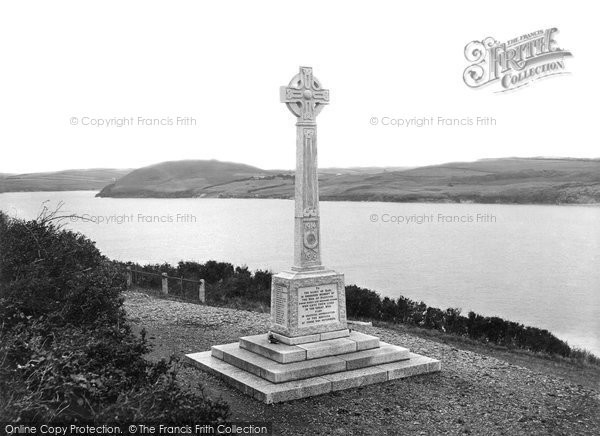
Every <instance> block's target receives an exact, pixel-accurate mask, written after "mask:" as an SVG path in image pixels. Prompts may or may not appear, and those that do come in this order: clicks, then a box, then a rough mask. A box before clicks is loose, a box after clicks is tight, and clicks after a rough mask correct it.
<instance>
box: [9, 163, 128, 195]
mask: <svg viewBox="0 0 600 436" xmlns="http://www.w3.org/2000/svg"><path fill="white" fill-rule="evenodd" d="M130 171H131V170H130V169H123V170H118V169H105V168H100V169H87V170H65V171H57V172H48V173H30V174H0V192H18V191H94V190H97V189H102V188H103V187H104V186H106V185H107V184H108V183H112V182H114V181H115V180H118V179H120V178H121V177H123V176H124V175H125V174H127V173H128V172H130Z"/></svg>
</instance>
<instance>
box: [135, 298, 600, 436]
mask: <svg viewBox="0 0 600 436" xmlns="http://www.w3.org/2000/svg"><path fill="white" fill-rule="evenodd" d="M125 308H126V310H127V312H128V314H129V317H130V319H131V321H132V323H133V325H134V326H135V327H136V329H140V328H142V327H143V328H145V329H146V330H147V332H148V336H149V338H150V341H151V343H152V344H153V345H154V350H153V351H152V353H151V354H150V358H151V359H159V358H162V357H168V356H169V355H171V354H172V353H176V354H185V353H190V352H198V351H204V350H208V349H210V346H211V345H215V344H223V343H228V342H235V341H237V339H238V337H240V336H245V335H250V334H259V333H264V332H266V330H267V325H268V315H267V314H260V313H256V312H247V311H237V310H233V309H225V308H217V307H209V306H200V305H195V304H190V303H183V302H178V301H172V300H163V299H157V298H155V297H152V296H149V295H147V294H145V293H142V292H134V291H129V292H127V294H126V302H125ZM356 330H360V331H363V332H365V333H369V334H373V335H377V336H379V337H380V338H381V339H382V340H384V341H386V342H390V343H393V344H397V345H401V346H404V347H408V348H410V349H411V350H412V351H415V352H417V353H419V354H425V355H427V356H430V357H433V358H436V359H440V360H441V361H442V372H441V373H437V374H431V375H425V376H418V377H412V378H409V379H403V380H396V381H392V382H389V383H384V384H379V385H372V386H366V387H364V388H358V389H352V390H348V391H342V392H336V393H331V394H327V395H322V396H318V397H313V398H308V399H303V400H297V401H292V402H289V403H284V404H275V405H268V406H267V405H264V404H262V403H259V402H258V401H256V400H253V399H251V398H249V397H246V396H245V395H243V394H241V393H239V392H238V391H236V390H235V389H233V388H230V387H229V386H227V385H225V384H224V383H223V382H221V381H220V380H218V379H217V378H215V377H213V376H211V375H208V374H206V373H204V372H201V371H198V370H195V369H193V368H187V367H186V368H183V369H182V370H181V372H180V373H179V377H180V380H181V381H182V382H183V383H185V384H187V385H189V386H190V388H194V387H195V386H196V385H197V383H198V382H200V383H201V384H202V385H203V386H204V387H205V391H206V393H207V394H209V395H211V396H214V397H222V398H223V399H224V400H226V401H227V402H228V403H229V404H230V406H231V412H232V413H231V419H232V420H245V421H268V422H272V423H273V425H274V429H275V434H278V435H279V434H281V435H330V434H331V435H338V434H339V435H387V434H389V435H400V434H424V435H429V434H432V435H438V434H465V433H471V434H477V435H478V434H506V435H516V434H517V435H520V434H523V435H530V434H565V435H580V434H589V435H598V434H600V390H599V389H594V388H590V387H584V386H582V385H580V384H576V383H573V382H570V381H567V380H564V379H561V378H559V377H557V376H556V375H555V374H552V373H549V372H548V371H532V370H531V369H528V368H524V367H521V366H517V365H515V364H513V363H508V362H506V361H505V360H501V359H498V358H495V357H490V356H489V355H482V354H478V353H475V352H473V351H468V350H463V349H460V348H457V346H453V345H446V344H442V343H438V342H434V341H431V340H428V339H424V338H419V337H416V336H412V335H410V334H408V333H403V332H400V331H396V330H392V329H386V328H378V327H360V328H357V329H356ZM573 370H574V371H576V370H577V369H576V368H575V367H574V369H573Z"/></svg>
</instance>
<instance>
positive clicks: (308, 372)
mask: <svg viewBox="0 0 600 436" xmlns="http://www.w3.org/2000/svg"><path fill="white" fill-rule="evenodd" d="M216 348H218V349H219V350H221V351H222V352H223V359H224V361H225V362H227V363H229V364H231V365H233V366H236V367H238V368H241V369H243V370H245V371H248V372H251V373H252V374H254V375H256V376H259V377H262V378H264V379H265V380H269V381H270V382H273V383H283V382H286V381H291V380H300V379H303V378H310V377H317V376H320V375H323V374H330V373H332V372H339V371H344V370H345V369H346V363H345V362H344V361H343V360H341V359H338V358H337V357H322V358H318V359H311V360H304V361H302V362H293V363H286V364H283V363H278V362H275V361H274V360H271V359H268V358H266V357H263V356H260V355H258V354H255V353H253V352H251V351H248V350H245V349H243V348H240V347H239V343H237V342H235V343H232V344H226V345H219V346H217V347H216Z"/></svg>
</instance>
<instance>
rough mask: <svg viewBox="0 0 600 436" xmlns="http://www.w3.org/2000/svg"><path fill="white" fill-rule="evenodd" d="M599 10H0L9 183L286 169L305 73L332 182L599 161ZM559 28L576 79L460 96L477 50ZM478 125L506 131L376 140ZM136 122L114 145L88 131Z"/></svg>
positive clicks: (111, 138) (444, 6)
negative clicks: (315, 97)
mask: <svg viewBox="0 0 600 436" xmlns="http://www.w3.org/2000/svg"><path fill="white" fill-rule="evenodd" d="M596 9H597V6H596V5H595V4H594V3H593V2H588V3H587V4H585V5H583V2H569V3H565V2H552V1H547V0H544V1H528V2H523V1H515V2H511V1H502V2H489V3H484V2H480V1H473V2H465V1H461V2H448V1H436V2H432V1H428V2H400V1H395V2H377V1H368V2H367V1H363V2H350V1H345V2H323V1H314V2H313V1H307V0H303V1H286V2H283V1H273V2H258V1H252V2H250V1H221V2H216V1H214V2H199V1H189V2H186V1H177V2H173V1H162V2H154V1H147V0H145V1H139V2H136V1H127V2H124V1H102V2H100V1H96V2H87V1H85V2H84V1H80V0H78V1H69V2H61V1H55V2H46V1H44V2H42V1H40V2H29V1H19V2H2V4H1V6H0V41H1V42H0V59H1V61H0V62H1V65H2V67H1V68H0V147H1V158H0V172H9V173H20V172H34V171H50V170H60V169H67V168H92V167H117V168H130V167H140V166H144V165H148V164H152V163H157V162H162V161H166V160H179V159H219V160H227V161H236V162H243V163H247V164H251V165H256V166H258V167H261V168H265V169H271V168H292V167H294V159H295V153H294V147H295V128H294V122H295V119H294V118H293V116H292V115H291V113H290V112H289V111H288V110H287V109H286V108H285V107H284V105H283V104H281V103H280V102H279V86H280V85H286V84H287V83H288V82H289V80H290V79H291V77H292V76H293V75H294V74H296V73H297V71H298V67H299V66H300V65H307V66H312V67H313V68H314V73H315V76H316V77H318V78H319V79H320V80H321V82H322V84H323V85H324V87H325V88H328V89H329V90H330V92H331V104H330V105H329V106H328V107H326V108H325V109H324V110H323V111H322V113H321V114H320V115H319V117H318V119H317V121H318V126H319V165H320V166H322V167H331V166H384V165H386V166H415V165H426V164H433V163H440V162H447V161H459V160H475V159H480V158H487V157H502V156H572V157H599V156H600V152H599V151H598V148H597V147H598V133H597V132H598V129H599V125H598V124H599V123H598V116H599V115H600V111H598V101H600V84H599V82H600V75H599V71H600V61H599V57H600V55H599V54H598V48H599V47H598V44H599V42H600V41H599V39H598V38H597V36H596V35H597V34H596V29H597V22H596V21H597V19H598V16H599V15H600V14H598V10H596ZM549 27H557V28H558V29H559V33H558V34H557V35H556V41H557V43H558V45H559V46H560V47H562V48H565V49H569V50H571V51H572V53H573V57H572V58H568V59H567V60H566V67H567V68H566V69H567V70H568V71H570V72H571V74H570V75H562V76H557V77H553V78H548V79H545V80H540V81H538V82H536V83H534V84H532V85H531V86H529V87H526V88H524V89H521V90H518V91H515V92H507V93H494V92H493V90H492V89H491V88H483V89H479V90H473V89H470V88H468V87H467V86H466V85H465V84H464V82H463V79H462V75H463V70H464V69H465V68H466V67H467V65H468V62H467V61H466V60H465V58H464V47H465V45H466V44H467V43H468V42H470V41H472V40H476V39H482V38H485V37H488V36H493V37H494V38H496V39H498V40H500V41H506V40H509V39H512V38H515V37H518V36H520V35H523V34H526V33H530V32H533V31H535V30H538V29H545V28H549ZM478 116H480V117H493V118H495V120H496V125H495V126H487V127H486V126H481V127H476V126H463V127H460V126H459V127H455V126H454V127H440V126H424V127H421V128H418V127H393V126H383V125H381V120H382V119H383V117H390V118H394V119H396V118H413V117H418V118H421V117H434V118H435V119H436V121H437V117H445V118H465V117H471V118H473V119H476V117H478ZM74 117H75V118H74ZM130 117H133V118H134V123H133V125H131V126H123V127H120V128H119V127H96V126H90V125H87V126H85V125H82V123H83V122H84V121H83V120H84V119H85V120H87V121H86V122H91V120H92V119H113V118H114V119H117V118H118V119H122V118H130ZM138 117H142V118H151V119H154V118H158V119H169V118H171V119H172V120H173V123H174V125H172V126H143V125H138ZM177 117H192V118H194V119H195V120H196V125H195V126H194V125H192V126H177V125H176V122H177V121H176V120H177ZM372 117H377V118H378V120H379V121H380V122H379V124H378V125H375V126H374V125H372V124H371V122H370V120H371V118H372ZM71 123H77V125H72V124H71Z"/></svg>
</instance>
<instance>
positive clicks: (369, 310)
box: [122, 261, 600, 366]
mask: <svg viewBox="0 0 600 436" xmlns="http://www.w3.org/2000/svg"><path fill="white" fill-rule="evenodd" d="M122 265H123V266H125V265H130V266H132V267H134V268H135V269H139V270H143V271H146V272H154V273H157V272H160V273H163V272H166V273H167V274H168V275H169V276H173V277H181V276H183V277H186V278H191V279H195V280H198V279H200V278H204V279H205V281H206V298H207V303H208V304H213V305H221V306H229V307H234V308H237V309H247V310H258V311H262V312H268V311H269V310H270V309H269V308H270V301H271V276H272V274H271V273H270V272H269V271H263V270H257V271H255V272H252V271H250V270H249V269H248V268H247V267H245V266H244V267H239V266H237V267H235V266H233V265H232V264H230V263H226V262H216V261H208V262H206V263H196V262H179V264H178V265H177V266H172V265H170V264H166V263H165V264H157V265H145V266H141V265H138V264H133V263H128V264H122ZM137 284H138V285H139V286H141V287H144V288H152V287H160V277H150V276H140V281H139V282H138V283H137ZM170 292H171V291H170ZM173 295H174V296H181V297H184V298H185V297H186V295H184V294H181V293H180V292H179V290H178V289H177V288H176V287H175V288H174V289H173ZM192 298H195V297H194V295H192ZM346 310H347V313H348V316H349V317H352V318H355V319H364V320H370V321H382V322H388V323H392V324H404V325H410V326H416V327H420V328H425V329H430V330H435V331H438V332H441V333H443V334H450V335H456V336H460V337H465V338H470V339H473V340H476V341H479V342H482V343H489V344H495V345H499V346H504V347H507V348H511V349H521V350H527V351H531V352H535V353H543V354H547V355H550V356H560V357H565V358H569V359H573V360H575V361H578V362H582V363H590V364H593V365H597V366H600V358H598V357H597V356H595V355H593V354H591V353H590V352H589V351H586V350H582V349H579V348H573V347H570V346H569V345H568V344H567V343H566V342H564V341H562V340H560V339H558V338H557V337H556V336H554V335H553V334H552V333H550V332H549V331H548V330H543V329H539V328H536V327H529V326H524V325H523V324H519V323H516V322H512V321H507V320H504V319H502V318H499V317H496V316H492V317H488V316H482V315H479V314H477V313H474V312H469V313H468V314H467V316H464V315H462V314H461V310H460V309H458V308H448V309H445V310H442V309H438V308H435V307H430V306H428V305H427V304H425V303H423V302H422V301H421V302H417V301H413V300H411V299H409V298H406V297H402V296H400V297H398V298H396V299H391V298H389V297H384V298H381V296H380V295H379V294H378V293H377V292H375V291H372V290H370V289H365V288H360V287H358V286H355V285H349V286H346Z"/></svg>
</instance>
